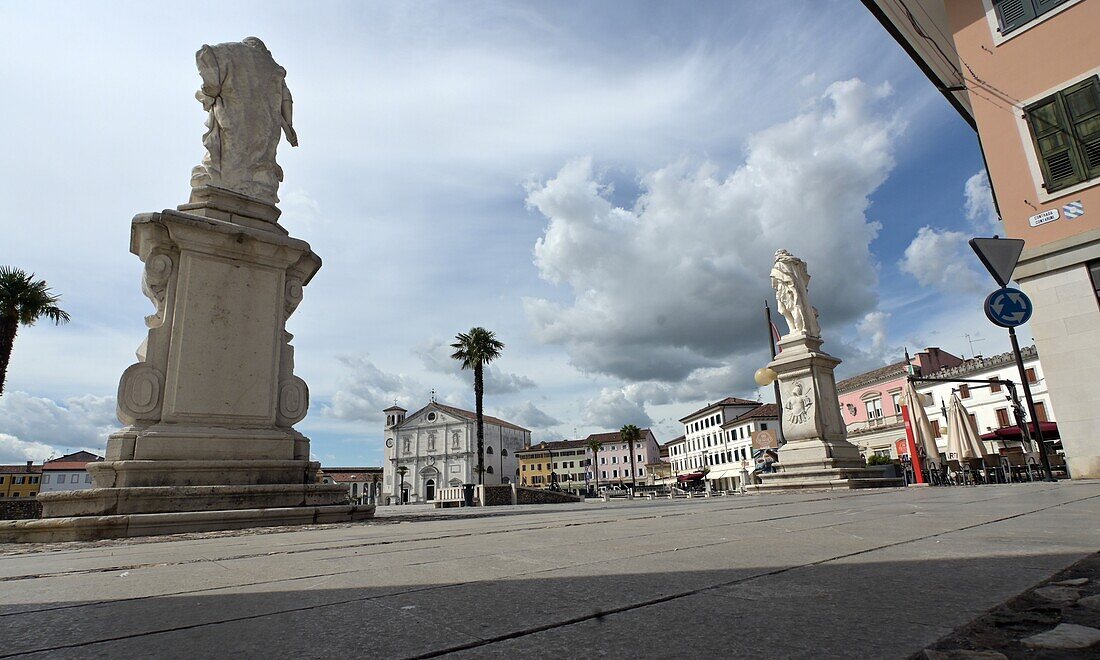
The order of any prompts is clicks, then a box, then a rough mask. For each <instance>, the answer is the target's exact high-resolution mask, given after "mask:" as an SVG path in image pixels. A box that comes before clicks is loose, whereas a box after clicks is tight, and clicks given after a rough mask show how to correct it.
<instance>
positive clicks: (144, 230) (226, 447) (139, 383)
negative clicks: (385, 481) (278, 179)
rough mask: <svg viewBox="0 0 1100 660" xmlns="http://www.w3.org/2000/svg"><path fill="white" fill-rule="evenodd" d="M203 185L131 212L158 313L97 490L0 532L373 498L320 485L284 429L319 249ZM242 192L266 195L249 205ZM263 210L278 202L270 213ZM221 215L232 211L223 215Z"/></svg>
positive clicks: (189, 520) (300, 444)
mask: <svg viewBox="0 0 1100 660" xmlns="http://www.w3.org/2000/svg"><path fill="white" fill-rule="evenodd" d="M224 192H225V191H219V190H209V191H208V194H206V195H205V196H202V195H200V196H199V198H198V201H196V198H195V197H193V198H192V202H191V204H188V205H184V206H183V207H181V208H186V209H188V210H190V211H192V212H181V211H178V210H165V211H161V212H160V213H149V214H142V215H138V216H136V217H135V218H134V220H133V223H132V225H131V240H130V249H131V251H132V252H133V253H134V254H136V255H137V256H138V257H139V258H140V259H141V261H142V262H143V263H144V264H145V269H144V273H143V275H142V284H141V288H142V291H143V292H144V293H145V294H146V296H148V297H149V299H150V301H152V303H153V306H154V308H155V309H154V312H153V313H152V314H150V315H149V316H147V317H146V318H145V322H146V326H147V327H148V328H149V332H148V335H147V337H146V339H145V341H144V342H143V343H142V344H141V346H140V347H139V348H138V351H137V357H138V362H136V363H135V364H133V365H131V366H130V367H129V368H127V369H126V370H125V372H123V375H122V379H121V381H120V382H119V388H118V417H119V420H120V421H122V422H123V423H124V424H125V425H126V426H125V427H124V428H122V429H121V430H119V431H118V432H116V433H114V434H113V435H111V436H110V438H109V440H108V442H107V456H106V459H107V460H105V461H103V462H100V463H93V464H89V466H88V471H89V473H90V474H91V475H92V479H93V483H94V488H93V489H91V490H86V491H75V492H57V493H44V494H42V495H41V496H40V498H39V500H40V501H41V502H42V515H43V519H42V520H37V521H18V523H5V524H4V525H0V541H60V540H84V539H95V538H108V537H117V536H138V535H148V534H167V533H176V532H184V531H204V530H214V529H230V528H238V527H254V526H263V525H290V524H312V523H316V522H326V521H332V522H335V521H350V520H360V519H364V518H368V517H370V516H371V515H372V514H373V512H374V507H373V506H355V505H352V504H351V503H350V499H349V495H348V490H347V487H346V486H341V485H331V484H330V485H325V484H320V483H317V474H318V471H319V465H318V464H317V463H312V462H310V457H309V440H308V438H306V437H305V436H303V435H302V434H301V433H299V432H298V431H296V430H295V429H294V424H296V423H297V422H299V421H301V420H302V419H303V418H304V417H305V414H306V410H307V408H308V406H309V390H308V388H307V387H306V384H305V382H304V381H303V380H302V379H301V378H299V377H298V376H296V375H294V348H293V347H292V346H291V344H290V340H291V339H292V336H291V335H290V334H289V333H287V332H286V321H287V319H288V318H289V317H290V315H291V314H293V312H294V310H295V308H296V307H297V306H298V304H299V303H300V302H301V300H302V296H303V287H305V286H306V285H307V284H308V283H309V281H310V278H312V277H313V275H314V274H315V273H316V272H317V271H318V269H319V268H320V266H321V260H320V259H319V258H318V257H317V255H315V254H314V253H313V251H312V250H311V249H310V246H309V244H308V243H306V242H305V241H301V240H298V239H295V238H291V237H289V236H287V235H286V232H285V231H282V228H281V227H278V225H276V224H274V220H275V219H277V217H278V215H277V209H275V208H274V206H272V205H270V204H266V203H264V202H259V201H258V200H249V199H247V198H245V199H241V198H243V197H244V196H242V195H226V194H223V193H224ZM253 202H255V203H256V204H263V205H264V206H266V207H268V208H266V209H263V208H260V209H258V210H257V209H256V208H254V207H253V206H252V205H253ZM273 211H274V212H273ZM224 214H228V215H224Z"/></svg>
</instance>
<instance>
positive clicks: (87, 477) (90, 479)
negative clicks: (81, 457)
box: [84, 474, 92, 484]
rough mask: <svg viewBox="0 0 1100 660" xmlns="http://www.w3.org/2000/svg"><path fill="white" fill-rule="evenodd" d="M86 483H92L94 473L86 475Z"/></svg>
mask: <svg viewBox="0 0 1100 660" xmlns="http://www.w3.org/2000/svg"><path fill="white" fill-rule="evenodd" d="M84 483H86V484H90V483H92V475H90V474H86V475H84Z"/></svg>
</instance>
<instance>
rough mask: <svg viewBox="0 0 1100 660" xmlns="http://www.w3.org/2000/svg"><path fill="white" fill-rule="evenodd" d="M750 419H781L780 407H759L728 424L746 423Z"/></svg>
mask: <svg viewBox="0 0 1100 660" xmlns="http://www.w3.org/2000/svg"><path fill="white" fill-rule="evenodd" d="M750 419H779V406H777V405H775V404H774V403H765V404H762V405H759V406H757V407H755V408H753V409H752V410H750V411H748V412H747V413H745V414H744V415H741V416H740V417H737V418H735V419H734V420H733V421H732V422H727V423H726V424H736V423H737V422H744V421H747V420H750ZM726 424H723V425H722V427H723V428H725V426H726Z"/></svg>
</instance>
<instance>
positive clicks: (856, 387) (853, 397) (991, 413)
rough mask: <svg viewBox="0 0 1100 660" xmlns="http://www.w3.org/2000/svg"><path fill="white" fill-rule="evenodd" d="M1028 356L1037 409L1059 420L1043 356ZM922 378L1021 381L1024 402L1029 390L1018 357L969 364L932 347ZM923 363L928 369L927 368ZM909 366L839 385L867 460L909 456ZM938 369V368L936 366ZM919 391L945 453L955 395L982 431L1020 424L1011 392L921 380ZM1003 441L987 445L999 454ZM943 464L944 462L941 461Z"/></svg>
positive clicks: (853, 438)
mask: <svg viewBox="0 0 1100 660" xmlns="http://www.w3.org/2000/svg"><path fill="white" fill-rule="evenodd" d="M1020 352H1021V354H1022V355H1023V358H1024V370H1025V374H1026V375H1027V379H1028V385H1029V386H1030V388H1031V392H1032V396H1033V397H1034V399H1035V409H1036V414H1037V415H1038V418H1039V419H1038V421H1040V422H1053V421H1055V418H1054V407H1053V404H1052V401H1051V397H1050V392H1049V389H1048V387H1047V385H1046V378H1045V377H1044V375H1043V367H1042V365H1041V364H1040V362H1039V354H1038V352H1037V351H1036V350H1035V347H1034V346H1027V347H1024V348H1023V349H1021V351H1020ZM929 353H932V355H934V356H935V355H937V354H938V357H936V358H935V359H932V360H929V359H921V358H922V357H927V356H928V354H929ZM912 362H913V366H915V367H917V368H918V370H919V371H918V375H920V376H922V377H925V378H936V379H944V380H951V379H963V380H990V379H996V380H1002V381H1006V380H1007V381H1012V382H1013V383H1016V384H1017V385H1016V392H1017V394H1018V396H1019V398H1020V400H1021V401H1022V400H1023V388H1022V387H1020V386H1019V382H1020V375H1019V370H1018V369H1017V367H1016V359H1015V357H1014V356H1013V355H1012V353H1001V354H999V355H994V356H992V357H988V358H983V357H981V356H978V357H975V358H972V359H969V360H963V359H961V358H957V357H955V356H953V355H951V354H950V353H946V352H944V351H940V350H939V349H934V348H930V349H928V350H927V351H925V352H922V353H919V354H918V355H917V357H915V358H914V359H913V360H912ZM921 365H923V367H922V366H921ZM906 366H907V363H906V362H905V361H904V360H903V361H901V362H896V363H894V364H891V365H889V366H887V367H883V368H881V369H876V370H873V371H868V372H866V373H864V374H860V375H858V376H854V377H852V378H849V379H847V380H844V381H841V382H840V383H839V384H837V391H838V394H839V398H840V407H841V414H842V415H843V416H844V419H845V421H846V422H847V428H848V440H849V441H850V442H852V443H853V444H855V445H856V446H858V447H859V450H860V453H861V454H863V456H864V457H865V458H869V457H871V456H886V457H889V458H898V457H899V456H900V455H901V454H904V453H907V452H908V449H907V446H906V443H905V422H904V420H903V419H902V415H901V406H900V403H899V400H898V398H899V394H900V393H901V390H902V388H904V387H905V381H906ZM935 366H938V367H939V368H938V369H934V368H933V367H935ZM916 390H917V392H918V393H920V394H922V395H923V396H924V398H925V401H926V405H925V408H924V412H925V414H926V415H928V420H929V422H931V425H932V433H933V434H934V435H935V436H936V444H937V446H938V448H939V450H940V453H941V454H946V452H947V413H946V410H947V407H948V406H949V405H950V403H951V394H952V392H953V391H955V392H957V393H958V394H959V399H960V400H961V401H962V403H963V406H964V407H965V408H966V410H967V413H969V414H970V415H971V417H973V418H974V421H975V422H976V424H977V427H978V430H979V432H981V433H983V434H984V433H989V432H992V431H996V430H997V429H1001V428H1005V427H1013V426H1016V420H1015V415H1014V414H1013V410H1012V403H1011V400H1010V399H1009V397H1008V389H1007V388H1006V387H1004V386H1001V385H998V384H994V383H991V384H990V385H984V384H975V383H922V382H920V381H917V383H916ZM1002 444H1003V443H1000V442H996V441H987V442H986V449H987V450H988V451H989V452H990V453H993V454H996V453H997V451H998V449H999V448H1000V446H1001V445H1002ZM937 462H939V460H937Z"/></svg>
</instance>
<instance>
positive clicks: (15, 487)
mask: <svg viewBox="0 0 1100 660" xmlns="http://www.w3.org/2000/svg"><path fill="white" fill-rule="evenodd" d="M41 482H42V468H41V467H38V466H36V465H35V464H34V461H27V464H26V465H0V498H4V499H17V498H21V497H23V498H25V497H38V492H39V491H40V490H41V489H42V483H41Z"/></svg>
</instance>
